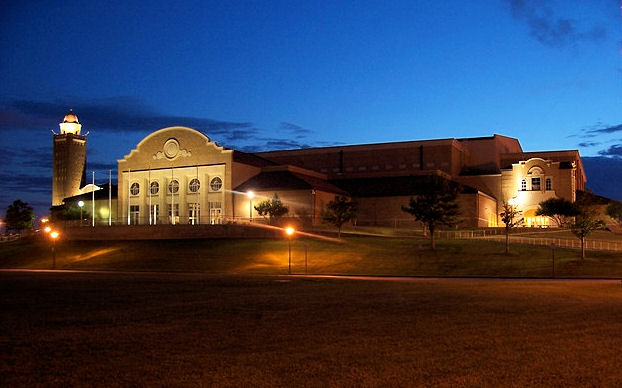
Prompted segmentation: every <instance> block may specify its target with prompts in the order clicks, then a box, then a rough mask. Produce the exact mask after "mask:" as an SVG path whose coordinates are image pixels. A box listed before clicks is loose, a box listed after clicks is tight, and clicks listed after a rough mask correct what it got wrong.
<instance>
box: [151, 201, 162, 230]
mask: <svg viewBox="0 0 622 388" xmlns="http://www.w3.org/2000/svg"><path fill="white" fill-rule="evenodd" d="M159 216H160V208H159V207H158V204H157V203H156V204H153V205H151V208H150V209H149V221H150V222H151V225H156V224H157V223H158V217H159Z"/></svg>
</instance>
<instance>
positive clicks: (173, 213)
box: [171, 167, 175, 225]
mask: <svg viewBox="0 0 622 388" xmlns="http://www.w3.org/2000/svg"><path fill="white" fill-rule="evenodd" d="M174 179H175V171H174V170H173V167H171V223H172V224H173V225H175V195H174V193H173V180H174Z"/></svg>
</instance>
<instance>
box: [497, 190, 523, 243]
mask: <svg viewBox="0 0 622 388" xmlns="http://www.w3.org/2000/svg"><path fill="white" fill-rule="evenodd" d="M499 215H500V216H501V221H502V222H503V223H504V224H505V254H506V255H507V254H509V253H510V230H511V229H512V228H516V227H517V226H520V225H522V224H523V220H524V219H523V217H521V215H522V212H521V211H520V210H518V209H517V208H516V207H515V206H513V205H510V204H509V203H507V202H504V203H503V211H502V212H501V213H499Z"/></svg>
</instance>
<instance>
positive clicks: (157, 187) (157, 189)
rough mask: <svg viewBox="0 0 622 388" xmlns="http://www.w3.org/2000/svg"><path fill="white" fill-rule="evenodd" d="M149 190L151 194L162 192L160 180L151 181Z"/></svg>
mask: <svg viewBox="0 0 622 388" xmlns="http://www.w3.org/2000/svg"><path fill="white" fill-rule="evenodd" d="M149 191H150V192H151V195H156V194H158V193H159V192H160V184H159V183H158V182H151V184H150V185H149Z"/></svg>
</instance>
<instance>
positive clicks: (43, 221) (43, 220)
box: [41, 217, 50, 224]
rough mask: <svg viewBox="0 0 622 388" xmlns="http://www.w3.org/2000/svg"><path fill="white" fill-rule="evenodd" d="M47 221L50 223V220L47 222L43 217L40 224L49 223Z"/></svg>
mask: <svg viewBox="0 0 622 388" xmlns="http://www.w3.org/2000/svg"><path fill="white" fill-rule="evenodd" d="M49 221H50V220H49V219H48V218H46V217H43V218H42V219H41V223H42V224H45V223H46V222H49Z"/></svg>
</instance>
